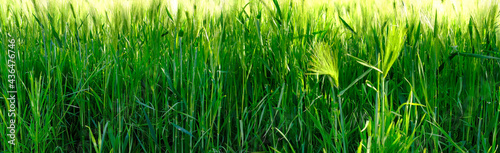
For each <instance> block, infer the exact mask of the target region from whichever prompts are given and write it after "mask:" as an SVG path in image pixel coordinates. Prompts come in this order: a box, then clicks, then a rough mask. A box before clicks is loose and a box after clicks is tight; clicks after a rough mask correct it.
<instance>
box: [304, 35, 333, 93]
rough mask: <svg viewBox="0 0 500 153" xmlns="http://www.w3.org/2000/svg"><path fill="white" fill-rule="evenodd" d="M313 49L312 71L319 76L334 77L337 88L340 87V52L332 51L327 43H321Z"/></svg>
mask: <svg viewBox="0 0 500 153" xmlns="http://www.w3.org/2000/svg"><path fill="white" fill-rule="evenodd" d="M314 46H315V47H313V48H312V49H313V51H312V52H313V57H312V58H311V66H312V68H311V69H310V70H311V71H312V72H314V73H315V74H318V75H329V76H330V77H332V79H333V81H334V83H335V86H337V87H338V86H339V66H338V60H339V59H338V54H339V53H338V51H337V50H332V49H331V46H329V45H328V44H326V43H323V42H319V43H317V44H315V45H314Z"/></svg>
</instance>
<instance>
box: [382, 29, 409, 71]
mask: <svg viewBox="0 0 500 153" xmlns="http://www.w3.org/2000/svg"><path fill="white" fill-rule="evenodd" d="M405 36H406V29H405V28H401V27H397V26H394V27H392V28H390V29H389V32H388V39H387V42H386V43H387V45H386V47H385V51H384V54H383V56H384V59H383V64H382V70H383V74H384V77H383V78H385V77H386V76H387V74H388V72H389V70H390V69H391V67H392V65H393V64H394V62H396V59H398V57H399V54H400V53H401V49H403V44H404V42H405Z"/></svg>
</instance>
